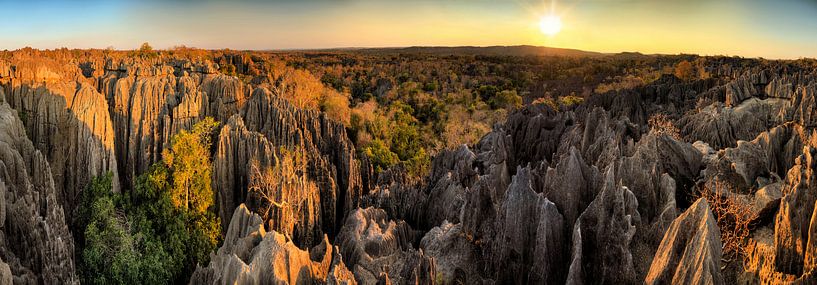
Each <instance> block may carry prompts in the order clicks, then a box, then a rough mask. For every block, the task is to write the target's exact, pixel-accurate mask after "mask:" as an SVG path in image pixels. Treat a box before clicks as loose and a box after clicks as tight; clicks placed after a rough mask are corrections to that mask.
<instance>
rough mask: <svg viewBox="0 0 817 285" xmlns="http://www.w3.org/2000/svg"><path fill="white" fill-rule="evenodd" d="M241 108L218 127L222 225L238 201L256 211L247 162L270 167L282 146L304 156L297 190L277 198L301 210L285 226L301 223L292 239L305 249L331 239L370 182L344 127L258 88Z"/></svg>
mask: <svg viewBox="0 0 817 285" xmlns="http://www.w3.org/2000/svg"><path fill="white" fill-rule="evenodd" d="M246 104H247V106H246V108H245V109H244V111H243V114H242V116H241V117H238V116H233V118H231V119H230V120H229V121H228V122H227V124H226V125H225V127H224V128H223V129H222V131H221V134H220V135H219V140H218V143H217V152H216V153H217V154H216V157H215V158H214V162H213V163H214V175H215V176H216V177H217V178H218V179H215V180H214V189H215V191H216V192H217V193H219V196H218V199H217V200H218V202H219V204H220V207H221V210H220V211H221V213H220V215H221V218H222V221H225V220H226V219H227V215H228V212H229V211H230V210H231V209H233V208H235V206H236V205H238V204H239V203H245V202H246V203H249V204H250V205H251V206H252V207H251V208H253V210H256V207H255V206H254V204H253V203H251V202H252V201H250V200H248V197H250V196H251V195H250V194H249V193H248V192H249V191H248V186H249V182H250V180H251V179H252V177H251V174H252V173H253V171H252V169H251V167H250V165H251V162H253V161H257V162H258V164H259V165H260V166H262V167H263V166H266V167H271V166H274V165H275V163H276V159H274V154H275V153H277V152H278V149H279V148H286V149H289V150H290V151H294V152H297V153H302V154H305V157H306V159H305V160H306V173H305V178H304V179H305V180H306V181H304V182H303V183H302V184H303V186H304V187H297V188H298V189H297V190H298V191H295V192H286V193H283V192H282V193H280V194H282V195H284V196H288V197H278V198H290V200H289V202H288V203H289V204H290V205H295V206H297V207H299V208H300V209H303V210H304V212H293V213H292V215H294V217H293V218H294V220H292V221H284V224H293V223H294V224H296V225H297V224H301V226H297V227H299V230H298V233H299V235H301V236H294V237H293V238H295V239H296V241H297V242H298V243H300V244H302V245H306V246H311V245H315V244H317V243H318V242H320V240H319V238H317V237H320V236H321V235H322V234H324V233H326V234H329V235H330V236H334V235H335V234H336V233H337V230H338V229H340V226H341V224H342V222H343V220H342V219H343V217H345V215H346V214H347V213H349V212H350V211H351V209H354V208H355V207H357V205H359V203H360V201H359V200H360V197H361V196H362V193H363V191H364V190H367V189H368V185H367V184H366V183H364V182H363V181H364V180H366V179H369V178H368V176H366V173H368V171H367V170H366V169H368V168H367V167H368V166H367V165H365V164H362V162H361V161H359V160H358V159H357V158H356V153H355V149H354V146H353V145H352V143H351V141H350V140H349V139H348V138H347V137H346V132H345V129H344V127H343V125H341V124H339V123H337V122H334V121H332V120H330V119H328V118H326V117H325V115H323V114H320V113H318V112H314V111H306V110H300V109H297V108H295V107H293V106H292V105H291V104H290V103H288V102H286V101H285V100H284V99H282V98H278V97H275V95H273V94H272V93H270V92H269V91H267V90H266V89H263V88H259V89H256V90H255V91H254V92H253V95H252V98H251V99H250V100H249V101H247V103H246ZM362 169H363V170H362ZM364 178H366V179H364ZM366 181H368V180H366ZM295 206H293V207H295ZM277 222H279V221H273V222H272V223H273V224H277Z"/></svg>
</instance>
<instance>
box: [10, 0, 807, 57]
mask: <svg viewBox="0 0 817 285" xmlns="http://www.w3.org/2000/svg"><path fill="white" fill-rule="evenodd" d="M0 7H2V8H3V13H2V15H3V16H2V17H0V49H17V48H22V47H25V46H31V47H35V48H58V47H69V48H105V47H108V46H113V47H114V48H118V49H132V48H136V47H138V46H139V45H140V44H141V43H142V42H150V43H151V44H152V45H153V46H154V47H157V48H167V47H171V46H175V45H180V44H184V45H188V46H195V47H201V48H232V49H297V48H331V47H387V46H414V45H519V44H530V45H545V46H555V47H565V48H577V49H584V50H593V51H602V52H620V51H638V52H643V53H670V54H673V53H698V54H710V55H712V54H722V55H741V56H748V57H757V56H762V57H767V58H799V57H817V1H798V0H779V1H760V0H723V1H702V0H691V1H671V0H619V1H615V0H583V1H581V0H571V1H566V0H565V1H558V0H556V1H555V2H552V1H551V0H511V1H488V0H470V1H469V0H440V1H432V0H404V1H391V0H383V1H374V0H371V1H366V0H336V1H330V0H318V1H261V0H236V1H212V0H211V1H193V0H175V1H115V0H112V1H96V0H79V1H42V0H31V1H3V0H0ZM551 7H553V9H551ZM550 13H555V14H557V15H559V16H560V19H561V22H562V26H563V27H562V29H561V31H560V32H559V33H558V34H556V35H553V36H549V35H544V34H542V33H541V32H540V31H539V28H538V23H539V19H540V18H541V17H542V16H544V15H546V14H550Z"/></svg>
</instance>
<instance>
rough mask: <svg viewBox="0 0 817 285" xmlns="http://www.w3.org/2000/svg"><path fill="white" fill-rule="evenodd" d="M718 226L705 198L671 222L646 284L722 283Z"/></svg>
mask: <svg viewBox="0 0 817 285" xmlns="http://www.w3.org/2000/svg"><path fill="white" fill-rule="evenodd" d="M720 258H721V241H720V230H719V229H718V226H717V223H716V221H715V216H714V215H713V214H712V211H710V209H709V203H707V201H706V200H705V199H698V201H697V202H695V203H694V204H692V206H691V207H689V209H688V210H686V212H684V213H683V214H681V215H680V216H679V217H678V218H677V219H675V221H673V222H672V224H671V225H670V227H669V229H668V230H667V233H666V234H665V235H664V239H663V240H661V245H660V246H659V247H658V251H657V252H656V253H655V257H654V258H653V261H652V265H651V266H650V270H649V272H648V273H647V278H646V280H645V283H647V284H724V281H723V277H722V276H721V269H720Z"/></svg>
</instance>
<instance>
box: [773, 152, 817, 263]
mask: <svg viewBox="0 0 817 285" xmlns="http://www.w3.org/2000/svg"><path fill="white" fill-rule="evenodd" d="M815 154H817V149H814V148H811V147H805V148H804V149H803V155H801V156H800V157H799V158H797V161H796V163H795V165H794V166H793V167H792V168H791V170H789V173H788V175H787V176H786V182H785V184H786V185H785V186H784V187H783V190H782V192H783V193H784V196H783V199H782V200H781V201H780V209H779V210H778V213H777V216H776V218H775V234H774V245H775V256H774V258H775V259H774V263H775V269H776V271H779V272H783V273H788V274H794V275H797V276H799V275H800V274H802V273H803V270H804V261H805V257H806V254H807V252H808V250H809V248H807V247H808V245H810V244H811V242H809V241H810V239H811V233H812V231H811V230H810V228H811V220H812V216H813V212H814V203H815V201H817V189H815V187H817V183H816V182H814V181H813V180H814V179H815V178H817V176H815V175H816V174H815V173H814V169H815V168H817V163H815V160H814V155H815Z"/></svg>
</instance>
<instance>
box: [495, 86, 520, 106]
mask: <svg viewBox="0 0 817 285" xmlns="http://www.w3.org/2000/svg"><path fill="white" fill-rule="evenodd" d="M488 105H489V106H491V109H494V110H496V109H500V108H502V109H507V108H518V107H519V106H522V96H519V94H516V90H504V91H502V92H499V93H496V95H494V96H493V97H491V98H490V99H488Z"/></svg>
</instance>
